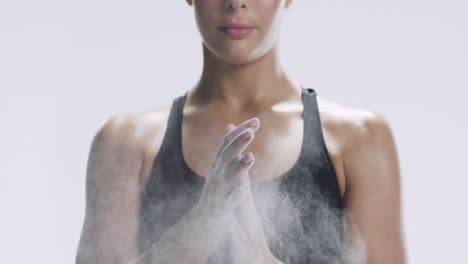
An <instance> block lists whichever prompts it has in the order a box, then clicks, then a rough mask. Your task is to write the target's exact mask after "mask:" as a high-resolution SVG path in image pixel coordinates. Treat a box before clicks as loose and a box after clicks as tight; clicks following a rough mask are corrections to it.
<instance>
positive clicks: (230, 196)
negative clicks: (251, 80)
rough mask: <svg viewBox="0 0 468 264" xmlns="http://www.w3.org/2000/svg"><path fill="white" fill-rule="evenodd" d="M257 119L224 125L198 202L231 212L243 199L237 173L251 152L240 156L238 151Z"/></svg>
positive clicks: (242, 171) (214, 210) (223, 212)
mask: <svg viewBox="0 0 468 264" xmlns="http://www.w3.org/2000/svg"><path fill="white" fill-rule="evenodd" d="M259 123H260V121H259V120H258V118H252V119H249V120H247V121H245V122H244V123H242V124H241V125H239V126H238V127H235V126H234V125H232V124H229V125H228V127H227V130H226V134H225V135H224V137H223V140H222V141H221V143H220V145H219V148H218V152H217V153H216V155H215V156H214V158H213V159H212V161H211V164H210V168H209V170H208V176H207V179H206V182H205V186H204V188H203V192H202V194H201V196H200V199H199V201H198V203H197V205H198V206H200V207H202V208H205V209H207V210H208V211H210V212H212V213H213V214H216V215H220V216H226V217H227V218H229V217H230V216H233V214H234V212H235V209H237V207H238V206H239V204H241V202H242V201H243V200H244V199H245V195H243V193H242V192H241V184H242V182H241V179H242V177H241V176H242V175H244V174H245V173H246V172H247V170H248V169H249V168H250V166H251V165H252V161H253V160H250V161H249V160H248V158H250V157H251V156H252V154H251V153H248V155H244V156H242V155H241V153H242V151H244V150H245V148H246V147H247V146H248V145H249V144H250V142H251V141H252V139H253V137H254V132H255V130H256V129H257V128H258V124H259ZM252 124H253V126H252ZM255 125H257V126H255ZM249 154H250V155H249Z"/></svg>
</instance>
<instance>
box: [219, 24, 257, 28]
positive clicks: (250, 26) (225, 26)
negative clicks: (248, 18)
mask: <svg viewBox="0 0 468 264" xmlns="http://www.w3.org/2000/svg"><path fill="white" fill-rule="evenodd" d="M253 27H254V26H252V25H249V24H243V23H233V22H231V23H227V24H225V25H224V26H223V27H222V28H223V29H224V28H241V29H244V28H253Z"/></svg>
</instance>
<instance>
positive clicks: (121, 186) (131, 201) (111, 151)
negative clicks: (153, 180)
mask: <svg viewBox="0 0 468 264" xmlns="http://www.w3.org/2000/svg"><path fill="white" fill-rule="evenodd" d="M134 131H135V129H134V125H133V121H132V120H130V119H129V118H126V117H125V116H120V115H116V116H113V117H112V118H110V119H109V120H108V121H107V122H106V123H105V124H104V125H103V127H102V128H101V129H100V130H99V131H98V132H97V134H96V135H95V136H94V138H93V141H92V144H91V150H90V153H89V157H88V164H87V171H86V211H85V219H84V224H83V229H82V233H81V238H80V242H79V246H78V252H77V256H76V263H80V264H85V263H86V264H88V263H89V264H91V263H93V264H94V263H100V264H106V263H128V262H129V261H131V260H132V259H134V258H135V257H136V254H137V248H136V236H137V227H138V218H137V216H138V200H139V181H138V178H139V177H138V176H139V173H140V170H141V164H142V160H143V158H142V153H141V150H139V149H141V148H138V141H137V139H136V137H135V133H134Z"/></svg>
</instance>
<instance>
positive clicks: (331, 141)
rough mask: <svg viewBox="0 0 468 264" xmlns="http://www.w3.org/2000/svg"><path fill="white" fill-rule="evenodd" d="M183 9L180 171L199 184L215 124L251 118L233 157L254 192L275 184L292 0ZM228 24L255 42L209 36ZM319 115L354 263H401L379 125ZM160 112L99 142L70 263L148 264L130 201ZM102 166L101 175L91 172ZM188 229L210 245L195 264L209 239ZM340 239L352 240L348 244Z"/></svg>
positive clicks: (356, 115)
mask: <svg viewBox="0 0 468 264" xmlns="http://www.w3.org/2000/svg"><path fill="white" fill-rule="evenodd" d="M187 3H188V4H190V5H193V6H194V11H195V14H196V17H197V23H198V26H199V28H200V29H201V35H202V37H203V40H204V45H203V55H204V64H203V72H202V75H201V78H200V80H199V82H198V83H197V84H196V85H195V86H194V87H193V88H192V89H191V90H190V92H189V95H188V98H187V101H186V105H185V108H184V113H183V127H182V139H183V141H182V145H183V155H184V159H185V161H186V163H187V164H188V166H189V167H190V168H191V169H192V170H193V171H195V172H197V173H198V174H199V175H202V176H204V177H207V175H208V168H209V165H210V161H211V160H212V159H213V156H214V155H215V154H216V153H217V148H218V145H217V144H218V143H219V142H220V141H221V140H222V138H223V135H224V134H225V132H226V125H227V124H228V123H232V124H235V125H238V124H240V123H242V122H244V121H245V120H247V119H250V118H252V117H257V118H259V120H260V122H261V127H260V128H259V129H258V130H257V131H256V132H255V139H254V140H253V141H252V142H250V144H249V145H248V146H247V148H246V149H245V151H244V152H243V153H247V152H252V153H253V154H254V156H255V163H254V164H253V165H252V166H251V167H250V169H249V170H248V174H249V178H250V179H251V181H252V182H255V181H262V180H269V179H273V178H275V177H278V176H279V175H281V174H282V173H284V172H285V171H287V170H288V169H289V168H291V167H292V166H293V164H294V162H295V161H296V160H297V158H298V156H299V150H300V146H301V143H302V137H303V135H302V131H303V130H302V129H303V120H302V118H301V113H302V111H303V108H302V102H301V97H300V95H301V90H300V87H299V85H298V84H297V83H296V82H294V81H292V80H291V78H289V76H288V75H287V74H286V72H285V71H284V69H283V68H282V66H281V63H280V61H279V56H278V54H277V50H278V49H277V32H278V31H279V24H280V23H278V21H279V20H280V19H281V16H282V12H284V10H285V9H286V8H287V7H288V6H289V5H290V4H291V3H292V0H270V1H254V0H244V1H242V0H237V1H234V0H232V1H229V0H226V1H223V0H210V1H196V0H194V1H190V0H187ZM213 10H219V11H220V12H213ZM228 18H229V19H230V18H233V19H236V20H237V21H244V22H245V21H246V22H250V23H252V24H255V26H256V29H255V32H254V34H253V35H251V36H249V37H248V38H245V39H243V40H242V41H240V40H233V39H230V38H226V37H225V36H224V35H222V34H221V33H220V32H219V30H218V29H217V28H216V27H215V26H217V25H222V24H223V23H225V22H226V21H228ZM161 87H168V85H167V84H164V85H162V86H161ZM318 91H319V92H320V89H318ZM318 106H319V110H320V118H321V122H322V129H323V134H324V138H325V144H326V147H327V149H328V152H329V153H330V156H331V158H332V161H333V166H334V168H335V171H336V173H337V178H338V183H339V187H340V193H341V195H342V197H343V199H344V201H345V206H346V209H347V211H348V212H349V216H350V217H349V219H348V220H349V222H350V225H351V226H355V227H356V228H357V229H358V230H359V233H360V235H361V236H362V238H363V239H364V240H365V241H366V251H367V257H366V259H365V263H366V264H384V263H394V264H404V263H406V256H405V250H404V244H403V234H402V225H401V213H400V210H401V209H400V175H399V165H398V157H397V151H396V147H395V142H394V138H393V134H392V131H391V129H390V126H389V124H388V121H387V120H386V119H385V117H383V116H382V115H381V114H379V113H377V112H375V111H370V110H364V109H354V108H349V107H346V106H343V105H340V104H338V103H335V102H331V101H329V100H325V99H324V98H322V97H321V96H318ZM169 110H170V105H169V104H167V105H165V106H160V107H158V108H156V109H152V110H149V111H146V112H144V113H139V114H121V115H115V116H113V117H112V118H110V119H109V120H108V121H107V122H106V124H105V125H104V126H103V127H102V129H101V130H100V132H99V133H98V136H97V137H96V138H95V141H94V142H95V143H94V145H93V148H92V149H91V152H90V159H89V164H88V169H89V171H88V175H87V207H86V217H85V223H84V226H83V233H82V237H81V240H80V246H79V250H78V255H77V260H78V261H77V262H79V263H129V262H130V261H135V262H132V263H150V261H149V258H148V261H146V262H145V261H144V260H143V259H144V258H142V256H140V258H139V261H136V259H137V257H139V256H138V254H137V248H136V245H137V242H136V241H137V240H136V235H137V227H138V214H139V212H138V206H139V202H140V200H139V195H140V190H141V188H142V186H144V185H145V184H146V182H147V180H148V177H149V175H150V171H151V166H152V164H153V162H154V159H155V158H156V157H157V153H158V151H159V148H160V146H161V143H162V140H163V136H164V132H165V130H166V125H167V120H168V116H169ZM207 135H210V136H207ZM273 142H274V143H273ZM285 148H287V149H288V152H287V153H285V152H284V151H283V150H284V149H285ZM103 163H105V164H106V167H102V165H100V164H103ZM200 208H202V207H200ZM205 209H206V208H202V209H200V210H198V209H197V210H193V211H191V213H190V214H188V215H186V216H184V219H182V220H181V221H180V223H179V224H178V227H179V229H177V230H175V231H174V232H173V233H172V238H173V239H174V240H176V239H178V238H177V236H176V235H177V234H182V233H180V232H178V231H180V230H182V229H183V227H184V226H190V225H193V224H194V222H195V220H196V221H202V220H203V219H206V220H209V219H212V220H213V219H214V220H216V219H215V218H213V215H212V214H211V213H210V212H207V211H206V210H205ZM193 219H195V220H193ZM215 222H216V223H217V224H219V226H220V229H223V228H224V227H226V225H224V224H225V223H224V224H222V221H221V220H220V221H215ZM198 223H199V222H198ZM197 226H199V227H200V229H199V230H194V231H193V232H194V233H192V234H193V235H198V236H200V235H201V234H204V237H205V236H206V237H207V239H208V240H210V241H212V242H210V243H209V244H210V245H204V247H203V248H202V247H200V248H198V249H194V250H199V252H204V253H203V254H204V255H203V256H197V257H195V258H196V259H197V261H192V262H191V263H203V262H202V261H203V258H205V257H206V252H208V249H209V247H211V246H212V245H213V244H215V243H216V239H217V237H216V236H217V234H218V233H217V232H211V233H209V232H208V231H209V230H210V229H203V226H200V225H197ZM227 227H231V228H233V229H231V230H237V231H238V232H239V234H241V231H242V229H243V227H242V225H241V223H239V225H238V226H237V225H232V223H227ZM383 230H385V232H383ZM196 232H198V233H196ZM204 232H205V233H204ZM185 235H186V236H187V237H188V236H189V234H187V233H185ZM240 238H242V236H240ZM348 239H349V241H353V240H354V237H353V236H351V235H350V237H349V238H348ZM260 240H261V237H260V238H259V241H260ZM205 246H206V247H205ZM161 248H163V247H162V246H161V247H159V248H158V249H157V250H161ZM157 250H156V249H155V252H162V251H157ZM151 255H153V254H151V252H149V253H147V254H146V255H145V256H151ZM152 260H154V259H152ZM174 261H175V259H174ZM269 261H271V262H270V263H279V262H278V261H277V260H274V259H270V260H269ZM155 263H156V262H155ZM181 263H183V262H181Z"/></svg>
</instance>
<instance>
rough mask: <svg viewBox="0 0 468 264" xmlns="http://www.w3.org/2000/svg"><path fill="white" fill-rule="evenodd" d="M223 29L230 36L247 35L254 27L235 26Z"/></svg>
mask: <svg viewBox="0 0 468 264" xmlns="http://www.w3.org/2000/svg"><path fill="white" fill-rule="evenodd" d="M221 30H222V31H223V32H224V33H225V34H226V35H228V36H231V37H245V36H247V35H248V34H250V32H252V31H253V30H254V28H234V27H224V28H221Z"/></svg>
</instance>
